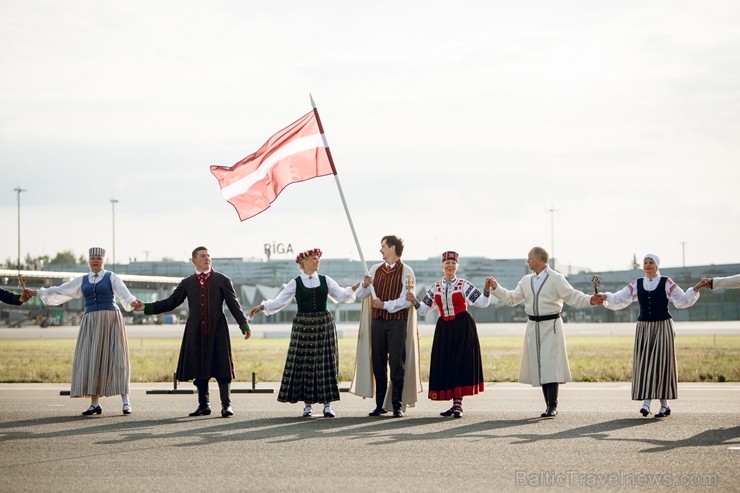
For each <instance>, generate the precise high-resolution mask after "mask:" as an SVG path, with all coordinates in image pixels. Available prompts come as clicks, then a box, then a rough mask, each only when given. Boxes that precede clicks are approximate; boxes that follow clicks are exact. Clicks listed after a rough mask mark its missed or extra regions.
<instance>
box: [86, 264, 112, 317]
mask: <svg viewBox="0 0 740 493" xmlns="http://www.w3.org/2000/svg"><path fill="white" fill-rule="evenodd" d="M82 294H83V296H84V297H85V313H89V312H95V311H98V310H118V307H117V306H116V303H115V302H114V301H113V285H112V284H111V282H110V272H106V273H105V275H104V276H103V278H102V279H101V280H99V281H98V282H96V283H94V284H93V283H91V282H90V280H89V276H87V275H86V276H85V277H83V278H82Z"/></svg>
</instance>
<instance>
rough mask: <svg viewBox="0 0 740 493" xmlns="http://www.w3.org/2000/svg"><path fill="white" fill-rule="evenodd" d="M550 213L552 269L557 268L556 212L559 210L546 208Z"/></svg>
mask: <svg viewBox="0 0 740 493" xmlns="http://www.w3.org/2000/svg"><path fill="white" fill-rule="evenodd" d="M545 211H546V212H549V213H550V260H552V269H553V270H554V269H555V213H556V212H558V210H557V209H555V208H554V207H552V206H551V207H550V208H549V209H545Z"/></svg>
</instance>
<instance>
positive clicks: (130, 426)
mask: <svg viewBox="0 0 740 493" xmlns="http://www.w3.org/2000/svg"><path fill="white" fill-rule="evenodd" d="M261 385H262V386H263V388H265V389H269V388H272V389H276V388H277V384H261ZM169 386H170V384H167V383H161V384H157V383H151V384H134V385H133V389H132V392H131V401H132V404H133V408H134V413H133V414H132V415H130V416H124V415H122V414H121V403H120V398H118V397H108V398H104V399H102V401H101V405H102V407H103V414H102V415H100V416H92V417H84V416H80V412H81V411H82V410H84V409H85V408H86V407H87V405H88V400H87V399H70V398H69V397H63V396H60V395H59V393H60V391H61V390H64V389H68V385H49V384H38V385H34V384H0V470H1V471H2V486H1V487H0V489H1V490H2V491H4V492H31V491H33V492H39V491H75V492H93V491H95V492H99V491H121V492H132V491H152V492H156V491H162V492H171V491H172V492H174V491H178V492H179V491H205V490H209V491H224V492H231V491H245V492H246V491H249V492H262V491H270V492H278V491H280V492H285V491H300V492H309V491H311V492H322V493H324V492H326V493H332V492H378V491H383V492H400V491H419V492H450V491H462V492H466V493H473V492H491V491H527V490H536V491H548V492H549V491H564V492H565V491H568V492H570V491H594V490H596V491H600V490H602V491H606V490H608V491H671V492H680V491H689V490H691V491H712V492H736V491H738V490H739V489H740V468H738V465H740V418H739V415H738V409H740V385H738V384H681V385H680V399H678V400H676V401H673V402H672V409H673V413H672V414H671V416H669V417H667V418H663V419H660V418H654V417H652V416H651V417H648V418H643V417H642V416H641V415H640V414H639V413H638V412H637V411H638V409H639V404H638V403H636V402H633V401H631V400H630V398H629V395H630V394H629V384H626V383H610V384H604V383H599V384H588V383H569V384H567V385H564V386H563V387H562V390H561V392H560V415H558V416H557V417H556V418H554V419H542V418H540V417H539V413H540V412H541V411H542V408H543V407H544V403H543V400H542V394H541V391H540V389H538V388H532V387H529V386H526V385H521V384H496V385H491V386H489V387H488V388H487V389H486V390H485V392H483V393H482V394H479V395H477V396H474V397H466V398H465V400H464V402H463V406H464V409H465V412H464V415H463V417H462V418H461V419H452V418H442V417H440V416H439V415H438V413H439V411H441V410H443V409H445V408H446V406H447V403H446V402H433V401H429V400H428V399H427V398H426V396H424V395H423V394H422V395H420V396H419V397H420V399H419V402H418V404H417V406H416V407H414V408H409V410H408V412H407V416H406V417H405V418H391V417H387V416H383V417H379V418H371V417H368V416H367V412H368V411H369V410H370V409H372V407H373V405H372V403H371V402H370V401H369V400H363V399H361V398H359V397H356V396H353V395H351V394H348V393H342V397H341V400H340V401H339V402H337V403H335V406H334V408H335V410H336V412H337V417H336V418H323V417H312V418H302V417H300V413H301V410H302V405H301V404H282V403H278V402H277V401H276V395H277V394H276V393H271V394H243V393H234V394H233V405H234V410H235V413H236V414H235V416H234V417H232V418H227V419H224V418H221V417H220V414H219V412H218V404H217V403H216V402H214V401H213V400H212V402H211V403H212V406H213V407H214V411H215V413H214V414H213V415H211V416H208V417H198V418H190V417H187V413H188V412H189V411H190V410H192V409H193V408H194V407H195V405H196V398H195V396H194V395H190V394H188V395H179V394H173V395H168V394H147V393H146V392H147V391H148V390H157V389H167V388H169ZM211 387H212V389H211V396H212V398H214V397H215V396H217V395H218V392H217V387H216V385H215V383H212V385H211ZM314 411H315V412H316V413H317V414H320V411H321V409H320V408H319V407H318V406H315V407H314Z"/></svg>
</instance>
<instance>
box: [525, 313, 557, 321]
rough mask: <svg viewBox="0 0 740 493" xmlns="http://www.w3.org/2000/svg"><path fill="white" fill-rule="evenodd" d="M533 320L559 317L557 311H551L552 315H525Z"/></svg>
mask: <svg viewBox="0 0 740 493" xmlns="http://www.w3.org/2000/svg"><path fill="white" fill-rule="evenodd" d="M527 316H528V317H529V319H530V320H531V321H533V322H544V321H545V320H555V319H558V318H560V314H559V313H553V314H552V315H542V316H541V317H535V316H534V315H527Z"/></svg>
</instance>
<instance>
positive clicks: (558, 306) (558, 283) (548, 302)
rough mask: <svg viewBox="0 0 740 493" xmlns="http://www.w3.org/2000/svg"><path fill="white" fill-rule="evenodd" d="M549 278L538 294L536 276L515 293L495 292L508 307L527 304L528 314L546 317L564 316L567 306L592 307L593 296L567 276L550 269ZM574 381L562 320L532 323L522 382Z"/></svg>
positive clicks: (525, 346)
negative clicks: (573, 283)
mask: <svg viewBox="0 0 740 493" xmlns="http://www.w3.org/2000/svg"><path fill="white" fill-rule="evenodd" d="M546 271H547V273H546V274H547V277H546V279H545V280H544V282H543V283H542V285H541V286H540V289H539V291H538V292H536V293H535V292H534V290H533V286H534V283H533V278H534V274H529V275H526V276H524V277H523V278H522V280H521V281H519V284H517V286H516V288H515V289H514V290H512V291H509V290H507V289H504V288H502V287H501V286H497V287H496V289H495V290H493V291H492V292H491V294H493V295H494V296H495V297H496V298H497V299H498V300H499V301H501V302H502V303H503V304H505V305H507V306H515V305H518V304H519V303H521V302H522V301H524V302H525V303H524V311H525V312H526V313H527V315H533V316H540V317H541V316H545V315H552V314H555V313H560V312H561V311H562V310H563V303H564V302H565V303H567V304H568V305H571V306H573V307H575V308H588V307H590V306H592V305H591V303H590V300H591V296H590V295H587V294H584V293H582V292H580V291H578V290H576V289H574V288H573V286H571V285H570V284H569V283H568V281H567V280H566V279H565V277H564V276H563V275H562V274H560V273H559V272H555V271H554V270H552V269H550V268H549V267H547V268H546ZM571 380H572V377H571V374H570V365H569V363H568V353H567V350H566V346H565V333H564V331H563V321H562V318H558V319H555V320H547V321H543V322H535V321H532V320H529V321H528V322H527V328H526V330H525V333H524V344H523V346H522V362H521V365H520V367H519V382H521V383H529V384H531V385H533V386H535V387H539V386H540V385H542V384H543V383H554V382H559V383H564V382H570V381H571Z"/></svg>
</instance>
